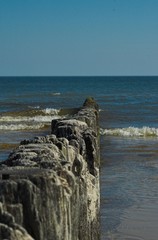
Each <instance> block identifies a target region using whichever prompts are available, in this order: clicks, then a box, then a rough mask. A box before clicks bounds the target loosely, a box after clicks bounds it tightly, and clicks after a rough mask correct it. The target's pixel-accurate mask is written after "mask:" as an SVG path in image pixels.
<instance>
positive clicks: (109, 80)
mask: <svg viewBox="0 0 158 240" xmlns="http://www.w3.org/2000/svg"><path fill="white" fill-rule="evenodd" d="M0 89H1V94H0V160H1V161H2V160H4V159H6V158H7V156H8V154H9V152H10V151H11V150H12V149H13V148H15V147H16V145H17V144H19V142H20V141H21V140H23V139H26V138H27V139H28V138H33V136H35V135H45V134H49V133H50V123H51V120H52V119H53V118H59V117H64V116H61V115H60V114H59V112H60V109H63V108H74V107H75V108H76V107H80V106H81V105H82V104H83V102H84V100H85V99H86V98H87V97H89V96H92V97H94V98H95V99H96V101H97V103H98V104H99V108H100V134H101V239H102V240H157V239H158V227H157V222H158V77H0Z"/></svg>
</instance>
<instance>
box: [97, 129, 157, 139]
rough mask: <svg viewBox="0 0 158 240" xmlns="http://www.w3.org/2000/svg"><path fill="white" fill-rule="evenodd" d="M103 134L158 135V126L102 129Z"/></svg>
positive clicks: (126, 135) (128, 135)
mask: <svg viewBox="0 0 158 240" xmlns="http://www.w3.org/2000/svg"><path fill="white" fill-rule="evenodd" d="M100 134H101V135H106V136H122V137H158V128H150V127H142V128H136V127H128V128H114V129H100Z"/></svg>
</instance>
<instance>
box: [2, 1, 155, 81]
mask: <svg viewBox="0 0 158 240" xmlns="http://www.w3.org/2000/svg"><path fill="white" fill-rule="evenodd" d="M40 75H42V76H47V75H48V76H65V75H66V76H69V75H76V76H78V75H80V76H83V75H92V76H93V75H95V76H96V75H101V76H102V75H104V76H108V75H158V1H157V0H91V1H90V0H0V76H40Z"/></svg>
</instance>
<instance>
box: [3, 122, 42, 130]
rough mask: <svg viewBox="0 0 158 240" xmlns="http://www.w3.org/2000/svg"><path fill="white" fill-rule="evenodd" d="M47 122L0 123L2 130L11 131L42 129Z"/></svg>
mask: <svg viewBox="0 0 158 240" xmlns="http://www.w3.org/2000/svg"><path fill="white" fill-rule="evenodd" d="M44 126H45V124H42V123H38V124H31V125H30V124H26V123H23V124H22V123H20V124H5V125H0V130H7V131H9V130H11V131H16V130H35V129H40V128H43V127H44Z"/></svg>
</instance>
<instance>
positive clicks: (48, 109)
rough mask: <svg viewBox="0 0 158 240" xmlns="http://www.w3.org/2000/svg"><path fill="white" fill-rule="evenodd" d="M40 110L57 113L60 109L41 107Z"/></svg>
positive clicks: (46, 112)
mask: <svg viewBox="0 0 158 240" xmlns="http://www.w3.org/2000/svg"><path fill="white" fill-rule="evenodd" d="M42 112H43V113H45V114H51V115H52V114H53V115H57V114H58V113H59V112H60V109H55V108H46V109H43V110H42Z"/></svg>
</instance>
